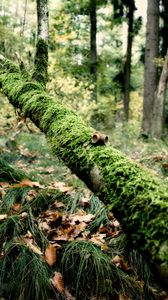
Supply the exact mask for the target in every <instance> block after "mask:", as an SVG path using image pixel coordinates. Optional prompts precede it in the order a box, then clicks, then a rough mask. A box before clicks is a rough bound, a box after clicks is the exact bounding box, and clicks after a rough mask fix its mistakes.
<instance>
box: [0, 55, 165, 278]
mask: <svg viewBox="0 0 168 300" xmlns="http://www.w3.org/2000/svg"><path fill="white" fill-rule="evenodd" d="M1 64H3V69H2V68H1V74H0V82H1V85H2V90H3V92H4V94H6V95H7V96H8V98H9V100H10V102H11V103H12V104H13V105H14V106H15V107H19V108H20V109H21V110H22V112H23V113H24V114H25V116H27V117H29V118H31V120H32V121H33V122H34V123H35V124H36V125H37V126H38V127H39V128H40V129H41V130H42V131H43V132H44V133H45V134H46V137H47V139H48V142H49V144H50V145H51V148H52V150H53V153H54V154H55V155H57V156H58V157H60V158H61V159H62V160H63V161H64V162H65V164H66V165H67V166H68V167H69V168H70V169H71V170H72V172H74V173H75V174H76V175H77V176H78V177H79V178H80V179H82V180H83V181H84V182H85V183H86V185H87V186H88V187H89V188H90V189H91V190H92V191H93V192H94V193H95V194H96V195H97V196H99V197H100V199H101V200H103V201H104V203H106V204H107V205H109V208H110V209H111V210H112V212H113V213H114V215H115V217H117V218H118V220H119V221H120V222H121V224H122V226H123V229H124V231H125V232H126V233H127V234H128V236H129V241H130V244H131V245H133V246H134V247H136V248H138V249H139V250H140V251H141V253H143V255H144V256H145V257H146V258H147V259H148V260H149V261H150V262H151V264H152V265H153V266H154V267H155V269H157V270H158V271H159V273H160V274H161V275H162V279H163V280H164V282H168V193H167V191H166V187H164V186H163V185H162V184H161V183H160V181H159V180H158V179H157V178H156V177H154V176H153V175H152V174H151V173H150V172H149V171H148V170H146V169H144V168H142V167H141V166H139V165H137V164H136V163H135V162H133V161H131V160H129V159H127V158H126V157H125V156H124V155H122V154H121V153H120V152H119V151H117V150H115V149H114V148H112V146H111V145H97V146H96V145H95V144H93V143H92V135H93V133H94V129H93V128H91V127H88V126H87V125H86V124H85V123H84V122H83V121H82V120H81V119H80V118H79V117H78V115H77V114H76V113H75V112H73V111H72V110H70V109H68V108H66V107H65V106H63V105H62V103H61V101H59V99H56V98H53V97H50V96H49V95H48V94H47V93H46V92H45V91H44V89H43V87H42V86H41V85H40V84H38V83H35V82H26V81H25V80H24V79H23V78H22V76H21V74H20V71H19V69H18V68H17V66H15V65H13V64H12V63H11V62H10V61H7V60H4V61H2V62H1Z"/></svg>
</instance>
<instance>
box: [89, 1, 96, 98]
mask: <svg viewBox="0 0 168 300" xmlns="http://www.w3.org/2000/svg"><path fill="white" fill-rule="evenodd" d="M96 34H97V18H96V0H90V58H91V63H90V73H91V75H92V80H93V84H94V90H93V99H94V100H95V101H97V45H96Z"/></svg>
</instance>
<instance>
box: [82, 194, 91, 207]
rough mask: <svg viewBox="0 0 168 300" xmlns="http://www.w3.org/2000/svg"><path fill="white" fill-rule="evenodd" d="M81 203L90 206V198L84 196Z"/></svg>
mask: <svg viewBox="0 0 168 300" xmlns="http://www.w3.org/2000/svg"><path fill="white" fill-rule="evenodd" d="M80 203H81V204H82V205H83V207H85V208H86V207H89V206H90V198H87V197H83V198H82V199H81V201H80Z"/></svg>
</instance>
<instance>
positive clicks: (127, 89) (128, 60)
mask: <svg viewBox="0 0 168 300" xmlns="http://www.w3.org/2000/svg"><path fill="white" fill-rule="evenodd" d="M130 2H131V3H130V4H129V6H128V16H127V17H128V37H127V54H126V62H125V70H124V113H125V121H126V122H127V121H128V119H129V102H130V78H131V55H132V41H133V22H134V10H135V3H134V0H132V1H130Z"/></svg>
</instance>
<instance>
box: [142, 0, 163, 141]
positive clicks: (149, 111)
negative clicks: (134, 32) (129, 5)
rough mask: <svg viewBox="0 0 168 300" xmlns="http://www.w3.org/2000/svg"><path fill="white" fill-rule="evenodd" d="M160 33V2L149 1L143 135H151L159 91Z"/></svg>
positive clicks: (157, 0) (155, 0) (156, 0)
mask: <svg viewBox="0 0 168 300" xmlns="http://www.w3.org/2000/svg"><path fill="white" fill-rule="evenodd" d="M158 31H159V0H148V8H147V30H146V45H145V74H144V102H143V120H142V134H143V135H144V136H146V137H148V136H150V135H151V128H152V118H153V105H154V99H155V93H156V90H157V66H156V62H155V59H156V58H157V56H158Z"/></svg>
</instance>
